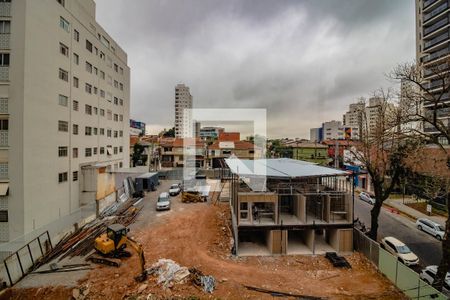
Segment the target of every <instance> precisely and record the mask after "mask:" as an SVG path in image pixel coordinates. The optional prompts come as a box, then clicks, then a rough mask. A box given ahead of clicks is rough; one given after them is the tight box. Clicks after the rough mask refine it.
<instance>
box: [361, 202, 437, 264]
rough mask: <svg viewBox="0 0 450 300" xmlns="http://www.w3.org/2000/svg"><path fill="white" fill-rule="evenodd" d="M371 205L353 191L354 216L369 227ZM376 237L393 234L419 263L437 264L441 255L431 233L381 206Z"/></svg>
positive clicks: (380, 237)
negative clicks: (420, 229)
mask: <svg viewBox="0 0 450 300" xmlns="http://www.w3.org/2000/svg"><path fill="white" fill-rule="evenodd" d="M371 209H372V205H370V204H368V203H366V202H364V201H361V200H359V198H358V195H357V194H356V193H355V218H359V219H360V220H361V221H362V222H364V223H365V225H366V226H367V227H370V210H371ZM378 224H379V227H378V239H379V240H380V239H382V238H383V237H386V236H393V237H395V238H397V239H399V240H400V241H402V242H403V243H405V244H406V245H407V246H408V247H409V248H410V249H411V251H413V252H414V253H415V254H416V255H417V256H418V257H419V259H420V265H421V266H422V267H423V266H428V265H438V264H439V262H440V260H441V257H442V250H441V243H440V242H439V241H438V240H437V239H436V238H434V237H432V236H431V235H429V234H427V233H425V232H423V231H419V230H418V229H417V227H416V226H415V223H414V222H413V221H412V220H410V219H409V218H407V217H404V216H401V215H398V214H396V213H392V212H390V210H388V209H386V208H384V207H383V208H382V210H381V212H380V217H379V223H378Z"/></svg>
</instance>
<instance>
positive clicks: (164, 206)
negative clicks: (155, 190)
mask: <svg viewBox="0 0 450 300" xmlns="http://www.w3.org/2000/svg"><path fill="white" fill-rule="evenodd" d="M169 209H170V196H169V194H168V193H166V192H164V193H161V194H160V195H159V197H158V201H157V202H156V210H169Z"/></svg>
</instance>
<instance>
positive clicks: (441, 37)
mask: <svg viewBox="0 0 450 300" xmlns="http://www.w3.org/2000/svg"><path fill="white" fill-rule="evenodd" d="M448 38H449V34H448V32H445V33H443V34H441V35H439V36H437V37H435V38H434V39H431V40H429V41H428V42H425V43H424V46H423V47H424V50H425V49H427V48H430V47H431V46H434V45H436V44H438V43H440V42H442V41H445V40H446V39H448Z"/></svg>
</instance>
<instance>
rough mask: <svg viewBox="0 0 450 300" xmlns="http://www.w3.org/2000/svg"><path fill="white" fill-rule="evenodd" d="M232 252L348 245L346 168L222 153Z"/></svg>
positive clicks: (346, 248)
mask: <svg viewBox="0 0 450 300" xmlns="http://www.w3.org/2000/svg"><path fill="white" fill-rule="evenodd" d="M225 161H226V164H227V166H228V167H229V169H230V173H231V177H230V180H231V183H230V195H231V197H230V198H231V210H232V218H233V231H234V237H235V245H234V246H235V251H236V254H237V255H241V256H247V255H272V254H323V253H325V252H338V253H347V252H351V251H352V250H353V236H352V228H353V204H354V202H353V201H354V194H353V185H352V182H353V180H352V178H351V175H349V173H347V172H345V171H341V170H337V169H333V168H328V167H323V166H319V165H316V164H314V163H310V162H305V161H299V160H293V159H286V158H283V159H259V160H240V159H237V158H229V159H226V160H225Z"/></svg>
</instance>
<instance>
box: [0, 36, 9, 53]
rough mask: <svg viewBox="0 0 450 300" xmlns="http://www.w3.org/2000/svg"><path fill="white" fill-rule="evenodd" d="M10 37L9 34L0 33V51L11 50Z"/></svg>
mask: <svg viewBox="0 0 450 300" xmlns="http://www.w3.org/2000/svg"><path fill="white" fill-rule="evenodd" d="M10 37H11V34H9V33H0V50H9V49H11V43H10Z"/></svg>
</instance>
